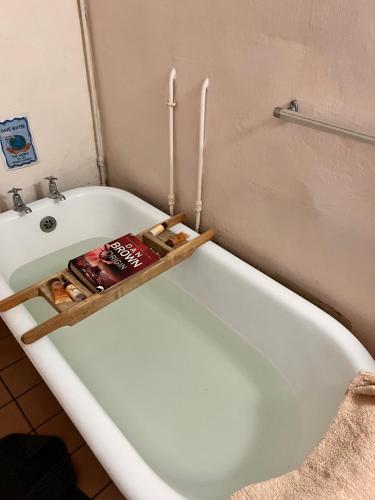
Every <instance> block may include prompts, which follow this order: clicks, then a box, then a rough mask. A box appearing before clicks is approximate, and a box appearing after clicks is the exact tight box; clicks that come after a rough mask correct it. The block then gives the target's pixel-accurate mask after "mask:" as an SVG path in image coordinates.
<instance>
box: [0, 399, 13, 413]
mask: <svg viewBox="0 0 375 500" xmlns="http://www.w3.org/2000/svg"><path fill="white" fill-rule="evenodd" d="M13 401H14V397H13V396H12V399H10V400H9V401H7V402H6V403H4V404H3V405H1V406H0V410H1V409H2V408H4V406H6V405H8V404H9V403H12V402H13Z"/></svg>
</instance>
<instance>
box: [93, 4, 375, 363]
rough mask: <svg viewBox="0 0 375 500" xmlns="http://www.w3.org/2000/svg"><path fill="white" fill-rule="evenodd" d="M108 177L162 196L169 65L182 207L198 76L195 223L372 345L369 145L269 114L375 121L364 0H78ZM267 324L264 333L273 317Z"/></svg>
mask: <svg viewBox="0 0 375 500" xmlns="http://www.w3.org/2000/svg"><path fill="white" fill-rule="evenodd" d="M89 6H90V17H91V29H92V32H93V37H94V49H95V57H96V65H97V73H98V83H99V90H100V99H101V106H102V113H103V121H104V131H105V137H104V139H105V145H106V155H107V163H108V167H109V180H110V182H111V184H112V185H115V186H118V187H122V188H125V189H128V190H130V191H131V192H133V193H135V194H138V195H140V196H141V197H143V198H145V199H146V200H149V201H150V202H152V203H154V204H155V205H157V206H159V207H162V208H163V209H167V206H168V204H167V194H168V110H167V107H166V105H165V101H166V96H167V80H168V74H169V70H170V68H171V67H172V66H175V67H176V69H177V78H178V80H177V107H176V134H177V139H176V150H177V151H176V158H177V160H176V162H177V174H176V175H177V189H176V195H177V205H178V208H179V209H183V210H185V211H187V212H188V213H189V214H190V222H192V221H193V203H194V198H195V176H196V169H197V135H198V113H199V93H200V85H201V82H202V80H203V79H204V78H205V77H206V76H208V77H210V80H211V84H210V88H209V95H208V115H207V152H206V165H205V174H204V211H203V215H202V221H203V228H206V227H208V226H210V225H213V226H215V227H217V229H218V230H219V233H218V237H217V241H218V242H219V243H220V244H221V245H223V246H224V247H226V248H228V249H229V250H231V251H232V252H234V253H236V254H237V255H239V256H240V257H241V258H243V259H244V260H246V261H248V262H250V263H252V264H254V265H255V266H257V267H259V268H261V269H262V270H264V271H265V272H266V273H268V274H270V275H272V276H274V277H276V279H278V280H279V281H281V282H283V283H286V284H287V285H288V286H289V287H290V288H292V289H295V290H298V291H300V292H301V293H304V295H305V296H308V297H310V298H311V299H312V300H314V301H315V302H317V303H320V304H321V305H323V304H327V306H324V305H323V307H326V308H327V309H328V310H329V311H331V312H332V311H333V309H335V310H336V311H337V313H333V314H335V315H336V316H339V317H340V315H342V318H341V319H342V321H343V322H344V323H345V324H348V323H351V325H352V329H353V331H354V333H355V334H356V335H357V337H358V338H359V339H360V340H361V341H362V342H363V343H364V344H365V345H366V346H367V348H369V349H370V350H371V351H372V353H373V354H374V353H375V307H374V296H375V148H374V146H370V145H366V144H361V143H359V142H354V141H352V140H349V139H343V138H339V137H337V136H333V135H329V134H327V133H322V132H318V131H314V130H311V129H307V128H303V127H300V126H297V125H293V124H287V123H284V122H282V121H281V120H277V119H275V118H273V117H272V110H273V108H274V107H275V106H278V105H282V104H285V103H286V102H288V101H289V100H290V99H291V98H293V97H297V98H299V99H300V100H301V110H305V111H306V112H311V113H313V114H319V113H320V114H322V115H324V116H325V117H326V118H328V119H334V120H338V121H340V122H341V123H343V124H349V123H353V124H357V125H359V126H360V128H363V129H364V130H372V132H374V133H375V120H374V117H375V92H374V88H375V69H374V60H375V29H374V22H373V20H374V19H375V3H374V2H373V0H358V1H356V2H353V1H352V0H314V1H306V0H190V1H188V2H186V1H183V0H159V1H158V2H150V1H147V0H137V1H135V0H133V1H131V0H108V1H106V2H102V1H101V0H89ZM275 334H277V332H275Z"/></svg>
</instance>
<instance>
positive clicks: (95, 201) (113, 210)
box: [0, 187, 375, 500]
mask: <svg viewBox="0 0 375 500" xmlns="http://www.w3.org/2000/svg"><path fill="white" fill-rule="evenodd" d="M66 194H67V200H66V202H64V203H54V202H53V201H52V200H48V199H43V200H39V201H37V202H34V203H32V204H31V207H32V209H33V212H32V214H30V216H22V215H19V214H16V213H13V212H6V213H4V214H1V215H0V234H1V235H2V236H1V240H2V241H1V243H2V244H1V245H0V297H5V296H7V295H9V294H10V293H11V290H10V288H9V286H8V279H9V277H10V275H11V274H12V273H13V271H14V270H16V269H17V268H19V267H20V266H22V265H23V264H25V263H27V262H30V261H32V260H34V259H36V258H38V257H41V256H43V255H46V254H48V253H50V252H53V251H56V250H58V249H60V248H62V247H65V246H67V245H70V244H73V243H75V242H78V241H81V240H82V239H86V238H90V237H96V236H108V237H109V238H111V237H116V236H118V235H119V234H124V233H126V232H129V231H132V232H136V231H138V230H141V229H142V228H143V227H147V226H149V225H152V224H153V223H155V222H157V221H159V220H162V219H163V218H166V217H167V216H166V214H164V213H162V212H161V211H159V210H157V209H155V208H154V207H152V206H151V205H149V204H147V203H146V202H144V201H142V200H140V199H139V198H137V197H135V196H133V195H131V194H130V193H127V192H125V191H121V190H119V189H114V188H106V187H88V188H77V189H74V190H71V191H68V192H67V193H66ZM45 215H53V216H54V217H55V218H56V219H57V221H58V226H57V229H56V230H55V231H54V232H52V233H42V232H41V231H40V229H39V221H40V219H41V218H42V217H43V216H45ZM180 228H181V229H184V230H185V231H187V232H188V233H189V234H191V235H195V234H196V233H194V232H193V231H192V230H190V229H189V228H187V227H185V226H183V225H179V226H178V227H177V229H180ZM30 242H32V244H30ZM168 275H169V277H170V278H171V279H173V280H174V281H175V282H176V283H177V284H178V285H179V286H181V287H182V288H183V289H184V290H186V291H187V292H188V293H190V294H191V295H193V296H194V297H195V298H196V299H198V300H199V301H200V302H202V303H203V304H204V305H206V306H207V307H208V308H209V309H210V310H211V311H213V312H214V313H215V314H216V315H217V316H218V317H219V318H220V319H221V320H222V321H224V322H225V323H226V324H228V325H229V326H230V327H232V328H233V329H235V330H236V331H237V332H238V333H239V334H240V335H241V336H242V337H243V338H244V339H245V340H246V341H247V342H249V343H251V344H252V345H253V346H254V347H255V348H256V349H258V350H259V351H260V352H262V353H263V354H264V355H266V357H267V358H268V359H269V360H270V361H271V362H272V363H273V365H274V366H275V367H276V368H277V369H278V370H279V371H280V372H281V373H282V375H283V376H284V377H285V379H286V380H287V381H288V383H289V385H290V386H291V388H292V390H293V391H295V393H296V394H299V393H307V394H311V397H312V398H315V400H316V402H317V404H319V405H320V407H321V408H322V413H323V414H324V412H325V411H326V410H325V409H324V408H325V407H326V406H327V407H328V410H327V411H326V413H325V414H324V415H323V417H322V418H323V421H324V422H327V424H328V422H329V420H330V418H331V417H332V416H333V414H334V411H335V408H336V406H337V404H338V402H339V400H340V399H341V397H342V395H343V392H344V390H345V388H346V386H347V384H348V382H349V381H350V379H351V378H352V377H353V376H354V375H355V373H356V372H357V371H358V370H360V369H367V370H375V363H374V360H373V359H372V357H371V356H370V355H369V354H368V353H367V351H366V350H365V349H364V347H363V346H362V345H361V344H360V343H359V342H358V341H357V340H356V339H355V338H354V336H353V335H352V334H350V332H348V330H346V329H345V328H344V327H343V326H342V325H341V324H340V323H338V322H337V321H336V320H334V319H333V318H331V317H330V316H328V315H327V314H326V313H324V312H323V311H321V310H320V309H318V308H316V307H315V306H313V305H312V304H310V303H309V302H307V301H306V300H304V299H302V298H301V297H299V296H297V295H296V294H294V293H293V292H291V291H289V290H288V289H286V288H285V287H283V286H282V285H280V284H278V283H276V282H275V281H273V280H272V279H271V278H269V277H267V276H265V275H264V274H262V273H260V272H259V271H257V270H256V269H254V268H252V267H251V266H249V265H248V264H245V263H244V262H243V261H241V260H239V259H237V258H236V257H234V256H233V255H231V254H230V253H228V252H226V251H225V250H223V249H221V248H220V247H218V246H217V245H215V244H214V243H208V244H207V245H205V246H204V247H202V248H200V249H199V250H198V251H197V252H196V253H195V254H194V255H193V256H192V257H191V258H190V259H189V260H188V261H186V262H184V263H182V264H180V265H179V266H177V267H176V268H174V269H172V270H171V271H169V272H168ZM228 297H229V299H230V300H228ZM2 317H3V319H4V320H5V322H6V323H7V325H8V326H9V327H10V329H11V330H12V332H13V333H14V335H15V337H16V338H17V339H18V341H20V337H21V335H22V334H23V333H24V332H25V331H26V330H28V329H30V328H31V327H33V326H34V325H35V321H34V320H33V318H32V317H31V316H30V314H29V313H28V312H27V310H26V309H25V307H24V306H18V307H17V308H14V309H13V310H11V311H9V312H7V313H4V314H3V315H2ZM21 345H22V344H21ZM22 347H23V348H24V349H25V351H26V353H27V355H28V356H29V357H30V359H31V360H32V362H33V363H34V364H35V366H36V367H37V369H38V370H39V372H40V373H41V375H42V376H43V378H44V379H45V380H46V382H47V384H48V385H49V387H50V388H51V390H52V391H53V392H54V394H55V395H56V397H57V398H58V400H59V401H60V403H61V404H62V406H63V407H64V408H65V410H66V411H67V412H68V414H69V415H70V417H71V418H72V420H73V422H74V423H75V425H76V426H77V427H78V429H79V430H80V432H81V433H82V435H83V437H84V438H85V439H86V441H87V443H88V444H89V445H90V447H91V448H92V449H93V451H94V453H95V454H96V455H97V457H98V458H99V460H100V461H101V462H102V464H103V465H104V467H105V468H106V470H107V471H108V473H109V474H110V475H111V477H112V478H113V479H114V481H115V483H116V484H117V486H118V487H119V488H120V490H121V491H122V492H123V493H124V494H125V495H126V496H127V497H128V498H129V499H135V500H137V499H142V500H144V499H145V498H157V499H162V500H169V499H171V500H177V499H181V498H182V497H181V496H180V495H179V494H178V493H177V492H176V491H174V490H173V489H171V488H170V487H169V486H168V485H167V484H166V483H165V482H164V481H163V480H162V479H161V478H159V477H158V476H157V475H156V474H155V473H154V472H153V471H152V470H151V469H150V467H148V465H147V464H146V463H145V462H144V461H143V459H142V458H141V457H140V456H139V455H138V453H137V452H136V450H135V449H134V448H133V447H132V446H131V444H130V443H129V442H128V441H127V439H126V436H124V435H123V434H122V433H121V432H120V431H119V430H118V428H117V427H116V425H115V424H114V423H113V422H112V420H111V419H110V418H109V417H108V416H107V414H106V413H105V411H104V409H103V408H101V407H100V405H99V404H98V403H97V402H96V400H95V399H94V398H93V396H92V395H91V394H90V393H89V391H88V390H87V389H86V387H85V386H84V385H83V383H82V382H81V381H80V380H79V379H78V377H77V376H76V375H75V373H74V372H73V370H72V369H71V368H70V366H69V365H68V364H67V362H66V361H65V360H64V358H63V357H62V356H61V354H60V353H59V351H58V350H57V349H56V347H55V346H54V345H53V343H52V342H51V341H50V340H49V339H48V338H44V339H42V340H40V341H38V342H37V343H35V344H32V345H30V346H25V345H22ZM338 387H339V388H342V393H341V392H340V391H338V390H337V388H338ZM331 388H333V389H332V390H333V392H332V391H331V390H330V389H331ZM308 413H309V412H307V411H306V415H304V414H303V411H302V418H303V419H304V421H305V432H306V433H307V434H308V432H309V427H311V418H313V417H312V416H311V415H309V414H308ZM98 428H100V432H98ZM323 428H324V427H323ZM311 438H314V436H311ZM124 471H125V474H124Z"/></svg>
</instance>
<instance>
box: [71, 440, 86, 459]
mask: <svg viewBox="0 0 375 500" xmlns="http://www.w3.org/2000/svg"><path fill="white" fill-rule="evenodd" d="M82 439H83V438H82ZM84 446H87V447H88V448H89V449H90V450H91V448H90V447H89V445H88V444H87V443H86V441H85V440H84V441H83V443H82V444H80V445H79V446H78V447H77V448H76V449H75V450H74V451H72V452H71V453H69V455H70V456H72V455H74V453H76V452H77V451H78V450H80V449H81V448H83V447H84Z"/></svg>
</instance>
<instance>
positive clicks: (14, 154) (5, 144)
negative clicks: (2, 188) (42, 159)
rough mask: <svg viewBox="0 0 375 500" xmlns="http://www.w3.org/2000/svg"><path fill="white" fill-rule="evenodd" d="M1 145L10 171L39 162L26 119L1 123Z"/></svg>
mask: <svg viewBox="0 0 375 500" xmlns="http://www.w3.org/2000/svg"><path fill="white" fill-rule="evenodd" d="M0 143H1V149H2V151H3V154H4V158H5V162H6V167H7V169H8V170H15V169H17V168H20V167H24V166H27V165H31V164H33V163H36V162H37V161H38V158H37V156H36V153H35V148H34V143H33V139H32V137H31V132H30V128H29V123H28V121H27V118H26V117H24V116H23V117H21V118H13V119H12V120H5V121H3V122H0Z"/></svg>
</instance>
